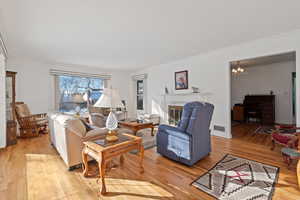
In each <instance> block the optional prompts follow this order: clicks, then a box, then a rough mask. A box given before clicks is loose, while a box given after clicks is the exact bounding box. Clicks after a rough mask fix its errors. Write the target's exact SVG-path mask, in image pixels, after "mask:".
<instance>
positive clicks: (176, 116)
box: [168, 105, 183, 126]
mask: <svg viewBox="0 0 300 200" xmlns="http://www.w3.org/2000/svg"><path fill="white" fill-rule="evenodd" d="M182 109H183V106H178V105H169V106H168V119H169V125H171V126H177V125H178V123H179V120H180V119H181V115H182Z"/></svg>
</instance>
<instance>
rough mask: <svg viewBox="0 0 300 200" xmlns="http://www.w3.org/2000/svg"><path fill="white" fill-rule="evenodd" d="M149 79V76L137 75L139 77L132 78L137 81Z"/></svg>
mask: <svg viewBox="0 0 300 200" xmlns="http://www.w3.org/2000/svg"><path fill="white" fill-rule="evenodd" d="M147 77H148V74H137V75H134V76H132V79H133V80H136V81H137V80H144V79H147Z"/></svg>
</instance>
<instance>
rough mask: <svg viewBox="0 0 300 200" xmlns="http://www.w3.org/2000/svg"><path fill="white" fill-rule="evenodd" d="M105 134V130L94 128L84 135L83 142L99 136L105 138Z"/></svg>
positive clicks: (106, 131)
mask: <svg viewBox="0 0 300 200" xmlns="http://www.w3.org/2000/svg"><path fill="white" fill-rule="evenodd" d="M107 133H108V130H107V129H106V128H95V129H93V130H90V131H88V132H87V133H86V135H85V137H84V140H92V138H94V137H97V136H100V135H103V137H105V135H106V134H107Z"/></svg>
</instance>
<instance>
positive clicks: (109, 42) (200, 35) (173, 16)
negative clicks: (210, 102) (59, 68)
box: [0, 0, 300, 70]
mask: <svg viewBox="0 0 300 200" xmlns="http://www.w3.org/2000/svg"><path fill="white" fill-rule="evenodd" d="M299 8H300V1H298V0H289V1H275V0H247V1H246V0H226V1H225V0H224V1H220V0H48V1H45V0H42V1H41V0H0V25H1V27H2V29H1V32H3V33H2V34H3V37H4V40H5V43H6V46H7V49H8V54H9V55H10V56H16V57H28V58H32V59H39V60H43V61H49V62H53V63H66V64H76V65H86V66H99V67H104V68H114V69H123V70H133V69H138V68H143V67H147V66H151V65H155V64H159V63H165V62H168V61H172V60H176V59H180V58H183V57H186V56H190V55H195V54H199V53H203V52H208V51H211V50H214V49H217V48H222V47H226V46H229V45H234V44H238V43H242V42H246V41H250V40H254V39H257V38H261V37H266V36H270V35H274V34H277V33H281V32H287V31H290V30H294V29H298V28H300V20H299V19H300V12H299Z"/></svg>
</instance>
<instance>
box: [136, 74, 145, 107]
mask: <svg viewBox="0 0 300 200" xmlns="http://www.w3.org/2000/svg"><path fill="white" fill-rule="evenodd" d="M136 94H137V95H136V97H137V101H136V102H137V110H144V82H143V80H138V81H137V90H136Z"/></svg>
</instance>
